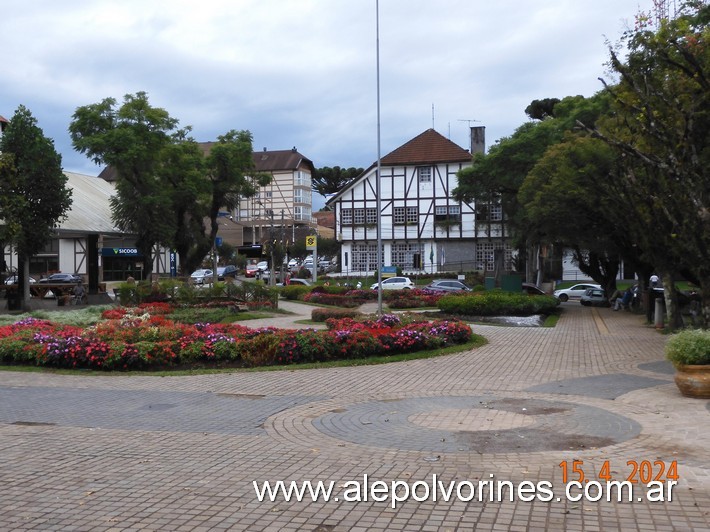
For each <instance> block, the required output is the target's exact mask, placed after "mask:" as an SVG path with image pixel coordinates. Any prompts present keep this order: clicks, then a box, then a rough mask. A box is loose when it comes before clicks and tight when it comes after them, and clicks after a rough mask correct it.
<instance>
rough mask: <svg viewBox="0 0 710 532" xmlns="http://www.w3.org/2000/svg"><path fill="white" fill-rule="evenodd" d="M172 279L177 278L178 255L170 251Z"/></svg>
mask: <svg viewBox="0 0 710 532" xmlns="http://www.w3.org/2000/svg"><path fill="white" fill-rule="evenodd" d="M170 277H177V253H175V250H170Z"/></svg>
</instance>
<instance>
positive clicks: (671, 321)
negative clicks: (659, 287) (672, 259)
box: [663, 272, 683, 331]
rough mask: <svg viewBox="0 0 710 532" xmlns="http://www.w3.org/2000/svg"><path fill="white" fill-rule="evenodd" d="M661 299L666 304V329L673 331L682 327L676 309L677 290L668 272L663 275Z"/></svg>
mask: <svg viewBox="0 0 710 532" xmlns="http://www.w3.org/2000/svg"><path fill="white" fill-rule="evenodd" d="M663 279H664V281H663V287H664V290H663V298H664V300H665V303H666V314H667V315H668V329H669V330H670V331H675V330H676V329H679V328H681V327H683V322H682V320H681V317H680V308H679V307H678V290H677V289H676V286H675V282H674V276H673V274H672V273H670V272H666V273H665V274H664V275H663Z"/></svg>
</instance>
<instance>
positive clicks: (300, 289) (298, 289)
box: [281, 284, 311, 301]
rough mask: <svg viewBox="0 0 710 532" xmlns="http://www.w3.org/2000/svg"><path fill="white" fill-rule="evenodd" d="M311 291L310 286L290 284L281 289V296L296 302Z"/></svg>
mask: <svg viewBox="0 0 710 532" xmlns="http://www.w3.org/2000/svg"><path fill="white" fill-rule="evenodd" d="M310 291H311V287H310V286H304V285H299V284H290V285H287V286H284V287H282V288H281V295H282V296H284V297H285V298H286V299H290V300H292V301H293V300H296V299H303V296H304V295H306V294H308V293H309V292H310Z"/></svg>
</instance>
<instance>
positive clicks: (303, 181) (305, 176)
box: [293, 170, 311, 187]
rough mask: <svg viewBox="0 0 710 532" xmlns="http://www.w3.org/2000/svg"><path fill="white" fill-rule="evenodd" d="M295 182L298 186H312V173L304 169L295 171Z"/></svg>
mask: <svg viewBox="0 0 710 532" xmlns="http://www.w3.org/2000/svg"><path fill="white" fill-rule="evenodd" d="M293 184H294V185H295V186H297V187H310V186H311V174H309V173H308V172H304V171H303V170H298V171H296V172H294V179H293Z"/></svg>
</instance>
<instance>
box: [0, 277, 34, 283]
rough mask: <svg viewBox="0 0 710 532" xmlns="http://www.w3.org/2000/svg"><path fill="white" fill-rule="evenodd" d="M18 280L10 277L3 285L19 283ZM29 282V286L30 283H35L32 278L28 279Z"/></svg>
mask: <svg viewBox="0 0 710 532" xmlns="http://www.w3.org/2000/svg"><path fill="white" fill-rule="evenodd" d="M19 280H20V279H19V277H18V276H17V275H11V276H10V277H8V278H7V279H5V284H17V283H18V282H19ZM29 281H30V284H32V283H36V282H37V279H35V278H34V277H30V278H29Z"/></svg>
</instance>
